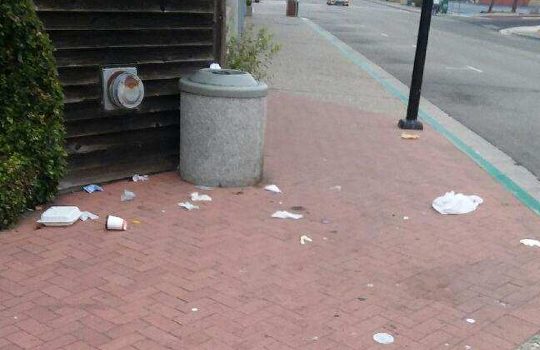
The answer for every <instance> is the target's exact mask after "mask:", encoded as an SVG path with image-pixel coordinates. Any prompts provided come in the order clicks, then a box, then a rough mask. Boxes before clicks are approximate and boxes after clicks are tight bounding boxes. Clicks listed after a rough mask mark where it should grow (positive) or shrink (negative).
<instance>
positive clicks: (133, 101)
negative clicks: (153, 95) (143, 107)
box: [109, 72, 144, 109]
mask: <svg viewBox="0 0 540 350" xmlns="http://www.w3.org/2000/svg"><path fill="white" fill-rule="evenodd" d="M109 98H110V99H111V101H112V103H113V104H114V105H115V106H117V107H119V108H126V109H134V108H137V107H138V106H139V105H140V104H141V102H142V100H143V98H144V85H143V82H142V80H141V79H140V78H139V77H138V76H137V75H136V74H133V73H129V72H119V73H118V74H114V75H113V76H111V78H110V79H109Z"/></svg>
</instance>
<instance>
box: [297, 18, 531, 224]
mask: <svg viewBox="0 0 540 350" xmlns="http://www.w3.org/2000/svg"><path fill="white" fill-rule="evenodd" d="M302 20H303V21H304V22H305V23H306V24H307V25H308V26H310V27H311V28H312V29H313V30H314V31H315V32H317V33H318V34H320V35H321V36H322V37H323V38H325V39H326V40H328V41H329V42H330V43H331V44H333V45H334V46H335V47H336V48H337V49H338V50H339V51H340V52H341V54H342V55H343V56H345V57H346V58H347V59H348V60H350V61H351V62H352V63H353V64H355V65H356V66H357V67H359V68H360V69H362V70H364V71H365V72H366V73H368V74H369V75H370V76H371V77H372V78H373V79H374V80H375V81H377V82H378V83H379V84H381V85H382V87H383V88H384V89H385V90H386V91H387V92H388V93H390V94H391V95H392V96H394V97H396V98H397V99H399V100H400V101H401V102H403V103H404V104H407V103H408V96H409V88H408V87H407V86H406V85H405V84H403V83H402V82H400V81H399V80H397V79H396V78H395V77H394V76H392V75H391V74H390V73H388V72H386V71H385V70H384V69H382V68H381V67H379V66H378V65H377V64H375V63H373V62H371V61H370V60H369V59H368V58H366V57H365V56H364V55H362V54H361V53H359V52H357V51H356V50H354V49H353V48H352V47H350V46H349V45H347V44H346V43H344V42H343V41H341V40H339V39H338V38H337V37H335V36H334V35H333V34H331V33H330V32H328V31H326V30H325V29H323V28H322V27H320V26H319V25H317V24H315V23H314V22H312V21H311V20H309V19H307V18H303V17H302ZM418 117H419V118H420V119H421V120H422V121H424V122H426V123H427V124H429V125H430V126H431V127H432V128H433V129H434V130H435V131H437V132H438V133H439V134H441V135H442V136H444V137H445V138H446V139H448V140H449V141H450V142H451V143H452V144H454V146H456V147H457V148H458V149H459V150H460V151H462V152H463V153H465V154H466V155H467V156H469V157H470V158H471V159H472V160H473V161H474V162H475V163H476V164H478V165H479V166H480V167H481V168H482V169H484V170H485V171H486V172H487V173H488V174H489V175H490V176H491V177H493V178H494V179H495V180H496V181H497V182H499V183H500V184H501V185H503V187H504V188H506V189H507V190H508V191H509V192H511V193H512V194H513V195H514V196H515V197H516V198H517V199H518V200H519V201H520V202H521V203H523V204H524V205H525V206H526V207H527V208H529V209H530V210H531V211H533V212H534V213H535V214H537V215H540V182H539V181H538V179H537V178H536V176H534V175H533V174H532V173H531V172H529V171H528V170H527V169H525V168H524V167H522V166H519V165H516V162H515V161H514V160H513V159H512V158H511V157H509V156H508V155H506V154H505V153H504V152H502V151H501V150H499V149H498V148H497V147H495V146H493V145H492V144H490V143H489V142H488V141H486V140H485V139H483V138H482V137H480V136H479V135H477V134H476V133H474V132H473V131H471V130H470V129H468V128H467V127H466V126H464V125H463V124H461V123H459V122H458V121H457V120H455V119H453V118H452V117H450V116H449V115H448V114H446V113H445V112H443V111H442V110H441V109H439V108H438V107H437V106H435V105H434V104H432V103H431V102H429V101H428V100H426V99H425V98H422V99H421V103H420V109H419V113H418ZM533 192H534V193H533Z"/></svg>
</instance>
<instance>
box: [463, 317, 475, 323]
mask: <svg viewBox="0 0 540 350" xmlns="http://www.w3.org/2000/svg"><path fill="white" fill-rule="evenodd" d="M465 322H467V323H470V324H475V323H476V320H475V319H474V318H467V319H465Z"/></svg>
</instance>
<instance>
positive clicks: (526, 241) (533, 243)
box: [519, 238, 540, 247]
mask: <svg viewBox="0 0 540 350" xmlns="http://www.w3.org/2000/svg"><path fill="white" fill-rule="evenodd" d="M519 243H521V244H524V245H526V246H527V247H540V241H538V240H536V239H531V238H525V239H522V240H520V241H519Z"/></svg>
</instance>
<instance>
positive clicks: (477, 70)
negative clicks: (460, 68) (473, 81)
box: [467, 66, 483, 73]
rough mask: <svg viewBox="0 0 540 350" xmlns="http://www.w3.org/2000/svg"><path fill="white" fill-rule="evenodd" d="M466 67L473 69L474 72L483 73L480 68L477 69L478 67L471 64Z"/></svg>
mask: <svg viewBox="0 0 540 350" xmlns="http://www.w3.org/2000/svg"><path fill="white" fill-rule="evenodd" d="M467 68H469V69H470V70H473V71H475V72H478V73H483V71H482V70H480V69H478V68H474V67H473V66H467Z"/></svg>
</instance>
